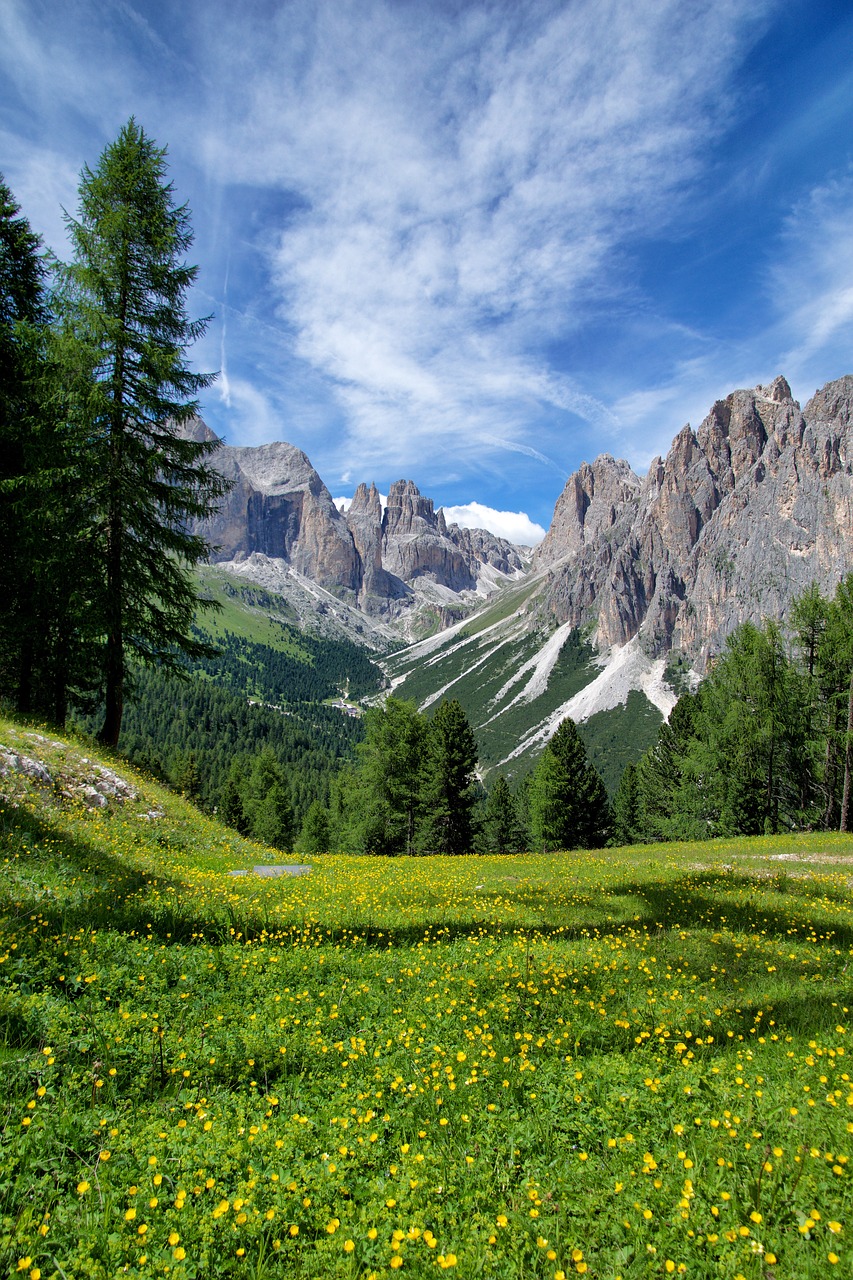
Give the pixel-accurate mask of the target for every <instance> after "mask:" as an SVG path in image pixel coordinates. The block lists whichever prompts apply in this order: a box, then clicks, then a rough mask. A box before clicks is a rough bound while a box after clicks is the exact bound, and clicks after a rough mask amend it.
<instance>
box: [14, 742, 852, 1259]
mask: <svg viewBox="0 0 853 1280" xmlns="http://www.w3.org/2000/svg"><path fill="white" fill-rule="evenodd" d="M0 744H2V748H3V749H2V752H0V764H2V775H3V776H2V778H0V793H2V809H0V831H2V842H3V852H2V881H0V893H2V898H0V912H1V913H2V928H0V936H2V939H3V945H2V948H0V1037H2V1038H0V1060H2V1070H3V1083H4V1089H3V1100H2V1122H0V1123H2V1144H0V1205H2V1227H0V1231H2V1234H0V1265H2V1264H5V1273H6V1274H20V1275H23V1276H27V1277H29V1280H47V1278H48V1277H51V1278H53V1277H55V1278H56V1280H65V1278H70V1277H75V1280H76V1278H77V1277H84V1276H86V1277H116V1276H125V1275H129V1276H137V1277H143V1276H144V1277H153V1276H158V1275H167V1274H168V1275H169V1276H170V1277H172V1280H189V1278H190V1277H210V1276H217V1277H226V1276H234V1277H263V1276H268V1277H306V1278H307V1277H330V1276H334V1277H342V1278H343V1277H346V1278H354V1277H364V1278H365V1280H366V1278H367V1277H374V1278H375V1280H380V1278H382V1280H384V1278H385V1277H388V1276H390V1275H392V1274H396V1273H400V1274H401V1275H402V1276H412V1277H425V1276H433V1275H435V1274H436V1273H437V1272H439V1271H446V1270H453V1271H455V1272H456V1274H458V1275H462V1276H478V1275H479V1276H490V1277H500V1278H501V1280H504V1278H506V1280H509V1278H510V1277H525V1278H526V1277H541V1278H543V1280H565V1277H567V1276H571V1275H584V1274H585V1275H587V1276H590V1277H593V1276H594V1277H609V1278H613V1277H617V1276H620V1277H622V1280H628V1278H629V1277H631V1278H632V1280H633V1278H635V1277H657V1276H662V1277H665V1276H668V1275H671V1274H674V1275H680V1274H683V1275H686V1276H690V1277H699V1278H701V1280H705V1278H707V1280H711V1277H714V1278H715V1280H717V1278H720V1277H722V1278H723V1280H736V1278H737V1277H744V1278H745V1280H759V1278H761V1280H768V1278H769V1277H773V1278H774V1280H783V1278H784V1280H809V1278H812V1277H818V1276H820V1277H821V1278H823V1277H825V1276H826V1275H827V1274H838V1275H839V1276H842V1275H850V1274H851V1272H853V1244H851V1235H853V1192H851V1186H850V1177H851V1173H850V1170H851V1167H853V1166H851V1159H850V1158H851V1155H853V1087H851V1080H850V1068H849V1063H848V1058H849V1055H848V1054H847V1052H846V1051H847V1048H848V1047H850V1046H849V1042H848V1036H849V1035H850V1034H851V1029H850V1007H851V1005H853V990H851V986H853V980H851V977H850V963H851V956H853V897H852V896H851V874H853V839H851V838H850V837H841V836H827V835H820V836H818V835H806V836H797V837H785V838H781V837H779V838H762V839H758V840H736V841H730V842H725V843H709V844H695V845H668V846H663V845H662V846H657V847H645V848H631V849H616V850H607V851H602V852H589V853H575V854H557V855H552V856H548V857H542V856H532V855H530V856H527V855H523V856H518V857H515V858H473V857H460V858H450V859H437V858H436V859H431V858H424V859H420V860H406V859H391V860H384V859H361V858H348V857H346V856H340V855H338V856H335V857H319V858H317V859H314V860H312V869H311V871H310V873H307V874H303V875H301V876H298V877H291V876H282V877H279V878H273V877H262V876H256V875H251V874H248V875H245V876H239V877H235V876H232V875H230V874H229V872H231V871H234V870H235V869H241V868H247V867H253V866H255V865H262V864H264V863H271V862H273V861H278V860H279V859H278V858H277V856H276V855H274V853H273V851H272V850H265V849H264V848H262V847H261V846H258V845H251V844H249V843H248V842H246V841H243V840H241V839H240V837H238V836H236V835H235V834H234V833H233V832H230V831H227V830H226V829H225V828H223V827H220V826H218V825H217V824H216V823H215V822H214V821H212V820H210V819H207V818H205V817H203V816H202V815H200V814H199V813H198V812H197V811H196V810H194V809H193V808H192V807H191V806H190V805H189V804H187V803H186V802H185V801H183V800H181V799H178V798H176V797H175V796H173V795H171V794H170V793H168V792H166V791H164V790H162V789H160V788H158V787H157V786H155V785H154V784H153V783H151V782H149V781H147V780H146V779H145V778H143V777H141V776H140V775H137V774H134V773H133V772H132V771H130V770H128V769H126V768H125V767H124V766H122V765H121V764H120V762H118V761H116V760H115V759H112V758H105V757H102V756H100V755H99V754H98V753H97V752H95V751H93V750H92V749H91V747H89V746H88V745H86V744H83V743H81V742H74V741H72V740H69V739H66V738H61V737H58V736H55V735H53V734H52V733H47V732H45V731H40V730H37V729H34V728H31V727H28V726H24V725H21V724H18V723H13V722H9V721H2V722H0Z"/></svg>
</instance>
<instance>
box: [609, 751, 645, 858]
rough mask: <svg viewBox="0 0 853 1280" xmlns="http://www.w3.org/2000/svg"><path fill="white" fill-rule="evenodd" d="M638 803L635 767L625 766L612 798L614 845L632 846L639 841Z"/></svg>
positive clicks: (633, 765) (631, 765) (632, 765)
mask: <svg viewBox="0 0 853 1280" xmlns="http://www.w3.org/2000/svg"><path fill="white" fill-rule="evenodd" d="M639 830H640V801H639V788H638V785H637V766H636V765H635V764H626V765H625V768H624V769H623V771H622V777H621V778H620V780H619V789H618V791H617V792H616V795H615V796H614V797H613V841H614V844H617V845H622V844H634V843H636V841H637V840H638V839H639Z"/></svg>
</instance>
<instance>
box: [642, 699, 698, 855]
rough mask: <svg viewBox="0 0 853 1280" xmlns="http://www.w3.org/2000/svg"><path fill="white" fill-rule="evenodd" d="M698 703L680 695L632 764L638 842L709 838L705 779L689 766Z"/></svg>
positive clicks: (694, 735) (690, 764)
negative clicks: (652, 740) (653, 740)
mask: <svg viewBox="0 0 853 1280" xmlns="http://www.w3.org/2000/svg"><path fill="white" fill-rule="evenodd" d="M698 709H699V697H698V696H697V695H696V694H693V693H684V694H682V695H681V697H680V698H679V699H678V702H677V703H676V704H675V706H674V707H673V709H672V711H671V712H670V715H669V720H668V721H665V722H664V723H663V724H662V725H661V727H660V729H659V730H658V738H657V742H656V743H655V744H654V745H653V746H652V747H650V748H649V750H648V751H647V752H646V754H645V755H644V756H643V757H642V758H641V759H640V761H639V763H638V764H637V773H636V784H637V826H638V830H637V835H638V836H639V838H640V839H643V840H689V839H692V840H700V839H702V838H703V837H705V836H706V835H707V834H708V829H707V819H706V817H705V814H704V804H705V802H704V791H705V779H704V777H702V776H701V774H699V775H697V774H696V772H695V771H694V769H693V765H692V761H691V751H692V750H693V747H694V745H695V741H696V718H697V715H698Z"/></svg>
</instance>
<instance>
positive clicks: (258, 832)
mask: <svg viewBox="0 0 853 1280" xmlns="http://www.w3.org/2000/svg"><path fill="white" fill-rule="evenodd" d="M243 811H244V813H245V814H246V817H247V819H248V823H249V832H250V834H251V835H252V836H253V837H254V838H255V839H256V840H261V841H263V843H264V844H270V845H272V846H273V847H274V848H276V849H292V848H293V836H294V830H293V808H292V805H291V803H290V796H289V794H288V789H287V786H286V783H285V779H284V775H283V773H282V770H281V766H280V764H279V762H278V759H277V758H276V754H275V752H274V751H273V749H272V747H264V748H263V750H262V751H259V752H258V754H257V755H256V756H255V758H254V760H253V761H252V764H251V768H250V770H249V773H248V776H247V778H246V781H245V784H244V788H243Z"/></svg>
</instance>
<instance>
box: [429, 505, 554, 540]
mask: <svg viewBox="0 0 853 1280" xmlns="http://www.w3.org/2000/svg"><path fill="white" fill-rule="evenodd" d="M444 518H445V520H446V521H447V523H448V524H458V525H461V526H462V528H463V529H488V530H489V532H490V533H494V534H496V535H497V537H499V538H506V539H507V541H508V542H514V543H515V545H516V546H520V547H535V546H537V545H538V544H539V543H540V542H541V541H542V539H543V538H544V537H545V530H544V529H543V528H542V526H541V524H535V523H534V522H533V521H532V520H531V519H530V517H529V516H528V515H526V514H525V513H524V512H523V511H496V510H495V509H494V507H484V506H483V504H482V503H481V502H466V503H464V504H463V505H462V506H458V507H445V508H444Z"/></svg>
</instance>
